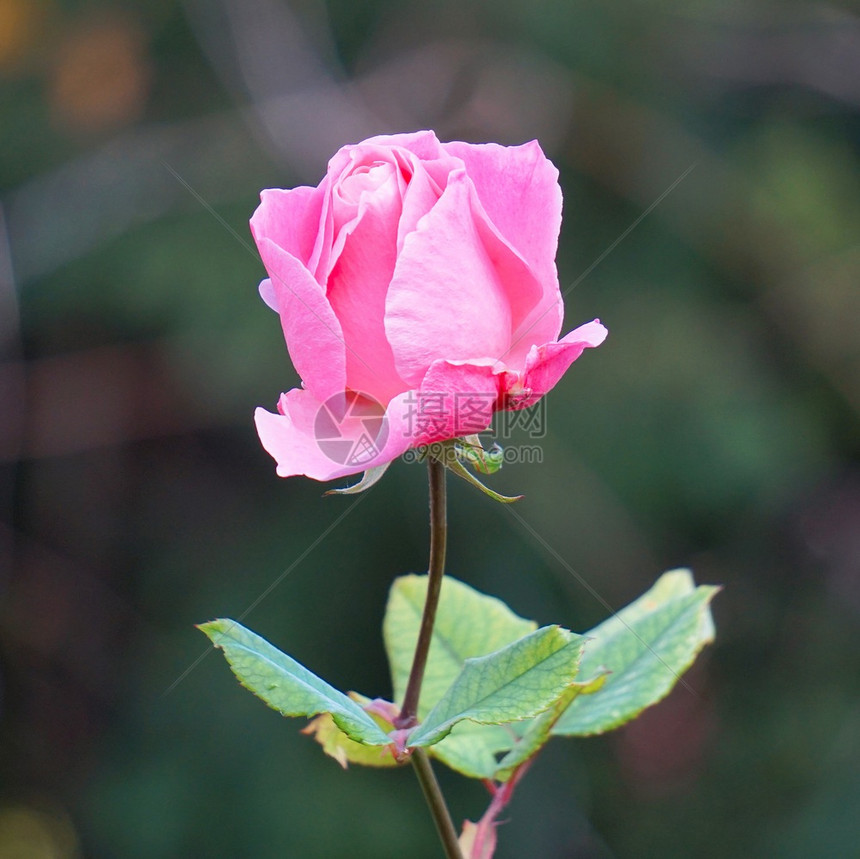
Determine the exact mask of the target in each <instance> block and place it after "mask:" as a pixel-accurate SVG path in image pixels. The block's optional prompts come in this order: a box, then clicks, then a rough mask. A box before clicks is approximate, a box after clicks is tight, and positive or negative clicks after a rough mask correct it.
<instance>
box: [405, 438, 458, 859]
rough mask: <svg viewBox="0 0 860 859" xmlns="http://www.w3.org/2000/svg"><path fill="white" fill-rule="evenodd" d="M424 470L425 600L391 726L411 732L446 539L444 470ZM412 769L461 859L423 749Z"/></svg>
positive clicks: (449, 846) (451, 850)
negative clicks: (427, 524)
mask: <svg viewBox="0 0 860 859" xmlns="http://www.w3.org/2000/svg"><path fill="white" fill-rule="evenodd" d="M427 467H428V477H429V480H430V561H429V563H428V565H427V598H426V599H425V601H424V612H423V614H422V616H421V628H420V630H419V631H418V641H417V642H416V644H415V655H414V656H413V658H412V668H411V669H410V671H409V682H408V683H407V684H406V694H405V695H404V696H403V706H402V707H401V709H400V716H399V717H398V718H397V720H396V721H395V723H394V724H395V727H397V728H411V727H412V726H413V725H414V724H415V723H416V722H417V721H418V698H419V696H420V695H421V683H422V682H423V680H424V669H425V668H426V667H427V654H428V653H429V651H430V641H431V640H432V637H433V623H434V621H435V620H436V609H437V608H438V606H439V594H440V592H441V590H442V578H443V576H444V574H445V546H446V543H447V539H448V516H447V496H446V492H445V466H444V464H443V463H442V462H441V461H439V460H438V459H436V458H435V457H433V456H432V455H431V456H430V457H428V459H427ZM412 765H413V767H414V768H415V775H416V776H417V777H418V782H419V784H420V785H421V790H422V791H423V792H424V799H425V800H426V801H427V806H428V808H429V809H430V814H431V815H432V816H433V822H434V823H435V824H436V830H437V831H438V833H439V838H440V839H441V841H442V846H443V847H444V848H445V855H446V856H447V857H448V859H462V856H463V854H462V853H461V852H460V845H459V842H458V841H457V831H456V830H455V829H454V824H453V822H452V821H451V815H450V813H449V811H448V807H447V805H445V798H444V797H443V796H442V791H441V789H440V788H439V782H438V781H436V776H435V774H434V773H433V767H432V766H431V765H430V758H429V756H428V755H427V752H425V751H424V749H414V750H413V752H412Z"/></svg>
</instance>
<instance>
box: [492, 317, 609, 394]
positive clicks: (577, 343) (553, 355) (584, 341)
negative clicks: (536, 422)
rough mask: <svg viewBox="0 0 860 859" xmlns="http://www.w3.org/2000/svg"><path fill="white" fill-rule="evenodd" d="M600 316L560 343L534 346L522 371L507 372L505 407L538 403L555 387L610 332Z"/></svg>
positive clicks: (504, 383) (572, 332) (577, 329)
mask: <svg viewBox="0 0 860 859" xmlns="http://www.w3.org/2000/svg"><path fill="white" fill-rule="evenodd" d="M607 333H608V332H607V330H606V328H604V327H603V325H601V324H600V320H599V319H595V320H594V321H593V322H587V323H586V324H585V325H580V326H579V328H576V329H574V330H573V331H571V332H570V334H568V335H567V336H566V337H564V338H562V339H561V340H560V341H559V342H558V343H545V344H544V345H543V346H533V347H532V348H531V350H530V351H529V354H528V357H527V358H526V366H525V369H524V370H523V371H522V373H512V372H507V373H505V379H504V382H503V383H502V384H503V388H504V390H503V397H504V400H505V407H506V408H509V409H522V408H525V407H526V406H530V405H532V404H533V403H536V402H537V401H538V400H539V399H540V398H541V397H542V396H543V395H544V394H546V393H547V391H550V390H551V389H552V388H554V387H555V385H556V383H557V382H558V380H559V379H560V378H561V377H562V376H563V375H564V374H565V372H567V368H568V367H569V366H570V365H571V364H572V363H573V362H574V361H575V360H576V359H577V358H578V357H579V356H580V355H581V354H582V353H583V352H584V351H585V350H586V349H589V348H592V347H594V346H599V345H600V344H601V343H602V342H603V341H604V340H605V339H606V335H607Z"/></svg>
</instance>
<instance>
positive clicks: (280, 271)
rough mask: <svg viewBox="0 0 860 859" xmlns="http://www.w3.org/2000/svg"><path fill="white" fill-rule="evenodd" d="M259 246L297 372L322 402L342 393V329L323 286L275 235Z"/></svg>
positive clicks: (343, 381) (343, 363)
mask: <svg viewBox="0 0 860 859" xmlns="http://www.w3.org/2000/svg"><path fill="white" fill-rule="evenodd" d="M257 246H258V248H259V249H260V255H261V256H262V258H263V263H264V264H265V266H266V270H267V271H268V272H269V274H270V275H271V284H270V287H271V290H272V292H273V293H274V299H275V302H276V304H277V307H278V312H279V313H280V316H281V326H282V328H283V329H284V337H285V338H286V341H287V348H288V349H289V352H290V358H292V360H293V364H294V365H295V368H296V370H297V371H298V373H299V375H300V376H301V377H302V380H303V381H304V383H305V385H306V386H307V388H308V390H310V391H311V392H312V393H313V394H314V396H316V397H317V398H318V399H319V400H320V401H323V400H325V399H326V398H327V397H330V396H331V395H332V394H334V393H337V392H338V391H343V390H344V388H345V387H346V346H345V345H344V340H343V331H342V330H341V326H340V322H338V320H337V317H336V316H335V315H334V312H333V311H332V309H331V305H330V304H329V302H328V299H327V298H326V297H325V294H324V293H323V290H322V287H321V286H320V285H319V284H318V283H317V282H316V280H314V278H313V276H312V275H311V273H310V272H309V271H308V270H307V269H306V268H305V267H304V265H302V263H301V262H300V261H299V260H298V259H296V257H294V256H290V255H289V254H288V253H287V252H286V251H284V250H282V249H281V248H279V247H278V246H277V245H276V244H275V243H274V242H273V241H272V240H271V239H268V238H265V237H262V238H260V239H258V240H257ZM264 282H265V281H264ZM261 286H262V285H261Z"/></svg>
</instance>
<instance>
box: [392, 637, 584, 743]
mask: <svg viewBox="0 0 860 859" xmlns="http://www.w3.org/2000/svg"><path fill="white" fill-rule="evenodd" d="M582 647H583V639H582V636H579V635H574V634H573V633H572V632H568V630H566V629H562V628H561V627H559V626H545V627H543V628H542V629H538V630H536V631H535V632H531V633H529V634H528V635H526V636H524V637H523V638H521V639H519V640H518V641H515V642H513V643H511V644H509V645H507V646H506V647H503V648H502V649H501V650H497V651H496V652H494V653H490V654H488V655H486V656H477V657H472V658H469V659H467V660H466V661H465V663H464V665H463V668H462V670H461V671H460V673H459V675H458V676H457V677H456V678H455V680H454V682H453V683H452V684H451V686H450V688H449V689H448V691H447V692H446V693H445V694H444V695H443V696H442V698H441V699H440V700H439V701H438V703H437V704H436V705H435V706H434V707H433V709H432V710H431V711H430V712H429V713H428V714H427V717H426V718H425V719H424V720H423V721H422V722H421V723H420V724H419V725H418V726H416V728H415V729H414V730H413V731H412V733H410V735H409V737H408V739H407V746H430V745H433V744H434V743H437V742H439V740H441V739H442V738H443V737H444V736H445V735H446V734H447V733H448V732H449V731H450V730H451V728H452V727H453V726H454V725H455V724H456V723H457V722H460V721H462V720H463V719H469V720H471V721H473V722H478V723H481V724H495V725H498V724H502V723H505V722H512V721H515V720H521V719H528V718H530V717H531V716H535V715H537V714H538V713H540V712H542V711H544V710H546V709H547V708H548V707H550V706H551V705H552V704H553V702H555V701H556V700H558V698H559V697H560V696H562V695H563V694H564V693H565V690H566V689H567V688H568V687H569V686H570V685H571V683H573V681H574V678H575V677H576V673H577V670H578V666H579V659H580V656H581V655H582Z"/></svg>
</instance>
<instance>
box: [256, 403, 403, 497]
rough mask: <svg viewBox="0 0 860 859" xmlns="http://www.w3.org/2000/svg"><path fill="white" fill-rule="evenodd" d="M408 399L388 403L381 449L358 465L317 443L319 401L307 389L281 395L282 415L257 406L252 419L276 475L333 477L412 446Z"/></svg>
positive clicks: (371, 465) (358, 470)
mask: <svg viewBox="0 0 860 859" xmlns="http://www.w3.org/2000/svg"><path fill="white" fill-rule="evenodd" d="M407 398H408V394H401V395H400V396H398V397H395V398H394V399H393V400H392V401H391V403H389V405H388V409H387V410H386V433H385V441H384V443H383V444H382V448H381V450H380V451H379V453H378V454H377V455H376V456H374V457H372V458H370V459H367V460H363V461H362V462H361V463H360V464H358V465H355V464H343V463H340V462H337V461H335V460H333V459H332V458H331V457H329V456H328V455H327V454H326V453H325V451H324V450H323V448H322V447H321V446H320V444H319V441H318V440H317V438H316V435H315V433H314V423H315V420H316V416H317V412H318V411H319V409H320V408H321V407H322V403H321V401H319V400H317V399H316V398H315V397H314V396H313V395H312V394H311V393H310V392H309V391H304V390H301V389H300V388H294V389H293V390H292V391H288V392H287V393H286V394H284V395H283V396H282V397H281V402H280V405H279V410H280V411H281V412H282V413H281V414H273V413H272V412H268V411H266V409H262V408H258V409H257V410H256V411H255V413H254V421H255V423H256V425H257V434H258V435H259V436H260V441H261V442H262V445H263V447H264V448H265V449H266V451H268V453H269V454H270V455H271V456H272V457H273V458H274V460H275V462H277V464H278V467H277V473H278V476H279V477H293V476H294V475H298V474H304V475H306V476H307V477H310V478H313V479H314V480H333V479H334V478H336V477H344V476H346V475H348V474H360V473H361V472H362V471H366V470H367V469H369V468H374V467H375V466H377V465H384V464H385V463H386V462H391V460H393V459H396V458H397V457H398V456H400V454H402V453H403V452H404V451H406V450H408V449H409V448H410V447H413V445H414V439H413V437H412V434H411V429H410V426H409V423H408V414H409V405H408V403H407Z"/></svg>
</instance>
